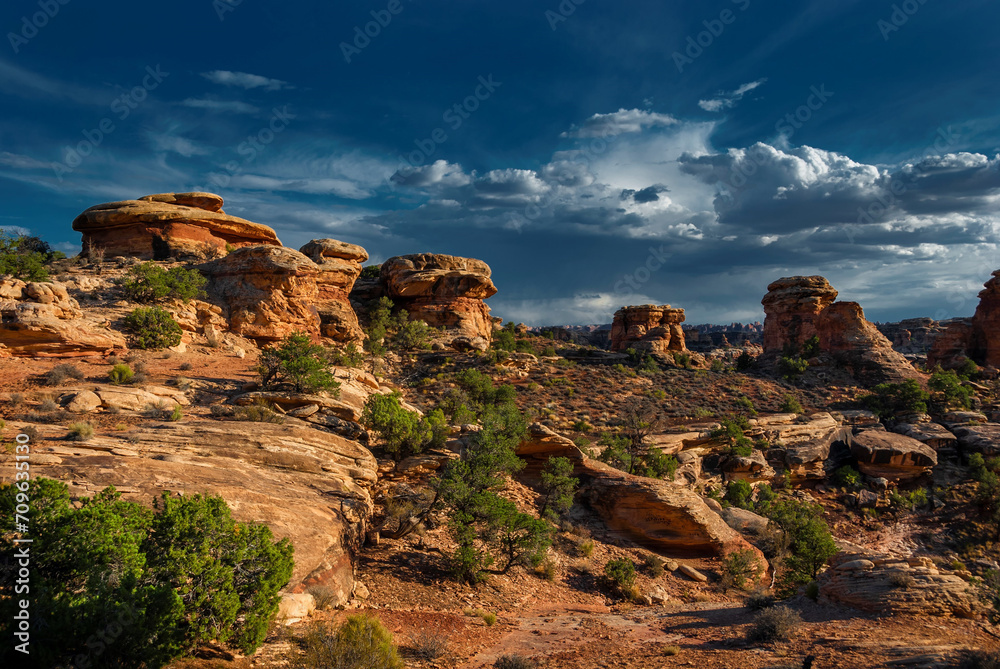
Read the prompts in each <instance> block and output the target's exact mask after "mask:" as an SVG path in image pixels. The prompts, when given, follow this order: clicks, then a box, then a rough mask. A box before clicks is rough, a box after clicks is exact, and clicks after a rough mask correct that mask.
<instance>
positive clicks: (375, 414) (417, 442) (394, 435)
mask: <svg viewBox="0 0 1000 669" xmlns="http://www.w3.org/2000/svg"><path fill="white" fill-rule="evenodd" d="M441 420H442V421H443V420H444V415H443V413H442V415H441ZM361 424H362V425H364V426H365V427H366V428H368V429H369V430H372V431H373V432H375V433H376V434H377V435H378V438H379V443H380V444H381V446H382V448H383V449H384V450H385V452H386V453H388V454H389V455H391V456H392V457H393V458H394V459H396V460H397V461H398V460H402V459H403V458H405V457H408V456H410V455H413V454H415V453H419V452H420V451H421V450H423V448H424V446H425V445H426V444H427V443H428V442H430V441H431V439H432V437H433V432H432V429H431V426H430V425H429V424H428V421H427V420H425V419H422V418H421V417H420V415H419V414H417V413H416V412H414V411H409V410H407V409H405V408H403V405H402V404H401V401H400V394H399V393H398V392H395V393H392V394H389V395H382V394H379V393H374V394H372V395H370V396H369V397H368V399H367V400H365V405H364V409H363V410H362V413H361Z"/></svg>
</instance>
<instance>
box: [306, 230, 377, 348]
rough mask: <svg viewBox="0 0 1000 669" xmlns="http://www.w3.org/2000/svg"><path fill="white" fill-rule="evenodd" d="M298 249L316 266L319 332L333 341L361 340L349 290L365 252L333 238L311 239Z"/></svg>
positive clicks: (365, 254) (366, 258) (359, 327)
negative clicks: (317, 268)
mask: <svg viewBox="0 0 1000 669" xmlns="http://www.w3.org/2000/svg"><path fill="white" fill-rule="evenodd" d="M299 250H300V251H301V252H302V254H303V255H305V256H307V257H309V258H310V259H311V260H312V261H313V262H314V263H316V265H317V266H318V267H319V274H318V275H317V277H316V283H317V285H318V286H319V295H318V297H317V301H316V309H317V311H318V312H319V318H320V323H321V330H322V332H323V335H324V336H326V337H330V338H332V339H336V340H337V341H359V340H361V339H362V338H363V333H362V332H361V326H360V325H359V324H358V316H357V314H356V313H355V312H354V308H353V307H352V306H351V300H350V294H351V289H352V288H353V287H354V282H355V281H357V279H358V276H359V275H360V274H361V263H363V262H364V261H366V260H368V252H367V251H365V250H364V249H363V248H361V247H360V246H358V245H356V244H348V243H346V242H341V241H338V240H336V239H314V240H312V241H311V242H309V243H308V244H306V245H305V246H303V247H302V248H301V249H299Z"/></svg>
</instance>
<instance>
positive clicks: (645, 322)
mask: <svg viewBox="0 0 1000 669" xmlns="http://www.w3.org/2000/svg"><path fill="white" fill-rule="evenodd" d="M683 322H684V310H683V309H674V308H671V306H670V305H669V304H667V305H664V306H660V307H657V306H653V305H652V304H646V305H643V306H639V307H622V308H621V309H619V310H618V311H616V312H615V318H614V322H613V323H612V324H611V350H612V351H625V350H627V349H630V348H634V349H636V350H639V351H647V352H649V353H661V354H663V353H667V352H669V351H686V350H687V345H686V344H685V338H684V331H683V330H682V329H681V323H683Z"/></svg>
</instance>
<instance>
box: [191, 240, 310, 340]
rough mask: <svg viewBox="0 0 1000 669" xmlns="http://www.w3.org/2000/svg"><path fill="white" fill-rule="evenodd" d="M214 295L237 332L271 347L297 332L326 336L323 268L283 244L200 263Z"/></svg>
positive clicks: (231, 329) (253, 249)
mask: <svg viewBox="0 0 1000 669" xmlns="http://www.w3.org/2000/svg"><path fill="white" fill-rule="evenodd" d="M198 269H199V270H200V271H201V272H202V273H203V274H205V276H207V277H208V279H209V282H208V286H207V290H208V294H209V297H210V298H212V300H213V301H214V302H216V303H217V304H220V305H222V306H223V309H224V312H225V313H226V315H227V317H228V321H229V329H230V331H231V332H234V333H236V334H239V335H242V336H244V337H247V338H249V339H253V340H255V341H256V342H258V343H268V342H273V341H276V340H279V339H282V338H284V337H286V336H288V335H289V334H291V333H292V332H294V331H300V332H306V333H309V334H313V335H319V333H320V317H319V312H318V311H317V308H316V303H317V300H318V299H319V284H318V283H317V277H318V276H319V267H318V266H317V265H316V263H314V262H313V261H312V260H310V259H309V258H307V257H306V256H304V255H303V254H301V253H299V252H298V251H295V250H293V249H289V248H285V247H283V246H277V247H276V246H248V247H245V248H241V249H237V250H235V251H233V252H232V253H230V254H228V255H227V256H226V257H224V258H219V259H218V260H213V261H212V262H209V263H205V264H203V265H200V266H199V267H198Z"/></svg>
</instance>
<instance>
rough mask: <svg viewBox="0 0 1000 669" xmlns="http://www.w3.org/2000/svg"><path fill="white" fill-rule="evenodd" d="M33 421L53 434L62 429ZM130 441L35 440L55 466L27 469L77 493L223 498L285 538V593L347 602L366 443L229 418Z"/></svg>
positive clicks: (153, 431) (361, 531) (365, 499)
mask: <svg viewBox="0 0 1000 669" xmlns="http://www.w3.org/2000/svg"><path fill="white" fill-rule="evenodd" d="M38 427H39V429H40V430H41V431H42V434H43V436H45V437H49V438H50V439H53V438H56V437H61V436H62V435H63V434H64V433H65V429H64V428H58V427H56V426H38ZM129 438H130V441H131V442H134V443H130V444H128V448H127V449H126V448H122V447H123V445H124V442H123V441H121V440H119V439H116V438H112V437H105V436H96V437H94V438H93V439H91V440H90V441H87V442H61V441H46V442H44V443H39V444H38V445H36V447H35V448H36V449H37V450H38V453H39V455H44V454H51V455H55V456H57V457H58V459H59V462H58V463H53V464H42V463H41V462H40V461H37V460H33V463H32V464H33V470H34V471H35V472H36V473H37V475H38V476H47V477H51V478H56V479H59V480H63V481H66V482H67V483H68V484H69V486H70V492H71V494H73V495H83V494H87V495H90V494H93V493H95V492H97V491H99V490H101V489H103V488H104V487H106V486H108V485H114V486H116V487H117V488H118V489H119V491H121V492H122V493H123V495H124V496H125V497H126V498H128V499H133V500H136V501H141V502H143V503H145V504H149V503H151V501H152V499H153V498H154V497H158V496H159V495H160V493H161V491H163V490H171V491H173V492H183V493H185V494H194V493H206V494H215V495H220V496H222V497H223V498H224V499H225V500H226V501H227V502H228V504H229V506H230V508H231V509H232V511H233V516H234V517H235V518H236V519H237V520H240V521H243V522H263V523H266V524H267V525H268V526H269V527H270V528H271V530H272V531H273V532H274V533H275V535H276V537H279V538H280V537H288V538H289V539H291V541H292V543H293V545H294V546H295V568H294V572H293V574H292V579H291V581H290V583H289V588H288V590H289V591H290V592H302V591H304V590H305V589H306V588H307V587H309V586H310V585H315V584H323V585H329V586H330V587H332V588H333V589H334V591H335V593H336V594H335V597H334V604H335V605H336V604H344V603H346V602H347V601H348V599H349V597H350V595H351V591H352V589H353V585H354V577H353V568H352V564H351V550H352V549H356V548H357V547H358V546H360V542H361V541H362V540H363V538H364V536H365V534H366V532H367V527H368V519H369V518H370V516H371V513H372V510H373V508H372V502H371V497H370V495H369V492H368V487H370V486H371V485H372V484H373V483H374V482H375V480H376V461H375V458H374V457H372V455H371V453H370V452H369V451H368V450H367V449H366V448H364V447H363V446H361V445H360V444H358V443H356V442H353V441H349V440H347V439H342V438H340V437H337V436H336V435H332V434H329V433H326V432H321V431H318V430H314V429H310V428H304V427H299V426H296V425H273V424H268V423H241V422H234V421H226V422H218V421H201V420H198V421H190V422H188V421H185V422H180V423H164V424H161V425H158V426H154V427H148V428H139V429H135V430H132V431H130V432H129ZM33 450H34V449H33ZM352 547H353V548H352Z"/></svg>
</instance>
